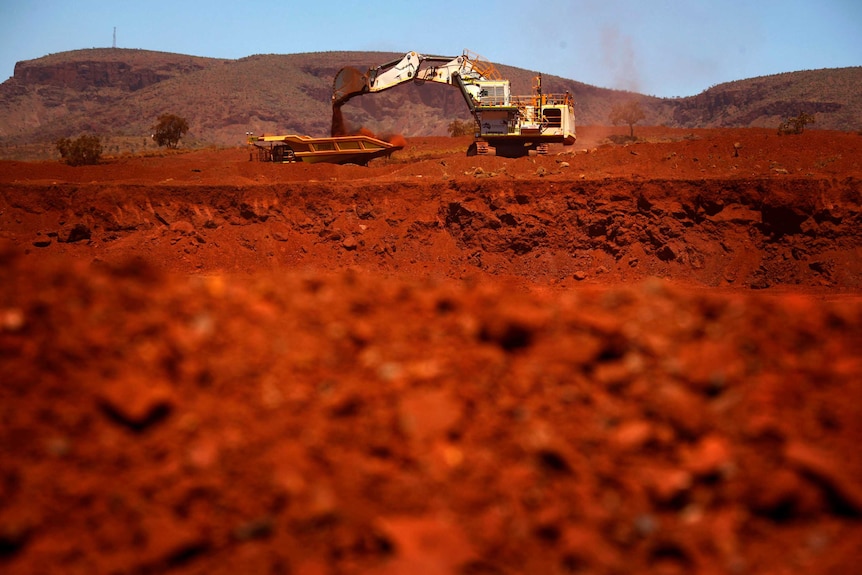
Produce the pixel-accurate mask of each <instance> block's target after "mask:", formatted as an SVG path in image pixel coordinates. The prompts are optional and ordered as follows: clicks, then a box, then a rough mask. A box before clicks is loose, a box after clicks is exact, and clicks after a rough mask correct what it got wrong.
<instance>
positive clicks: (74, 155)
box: [55, 136, 102, 166]
mask: <svg viewBox="0 0 862 575" xmlns="http://www.w3.org/2000/svg"><path fill="white" fill-rule="evenodd" d="M55 145H56V146H57V151H58V152H60V156H61V157H62V158H63V159H64V160H65V161H66V163H67V164H69V165H70V166H85V165H92V164H98V163H99V160H100V159H101V157H102V143H101V141H99V138H98V136H79V137H78V138H77V139H75V140H70V139H69V138H60V139H59V140H57V142H56V144H55Z"/></svg>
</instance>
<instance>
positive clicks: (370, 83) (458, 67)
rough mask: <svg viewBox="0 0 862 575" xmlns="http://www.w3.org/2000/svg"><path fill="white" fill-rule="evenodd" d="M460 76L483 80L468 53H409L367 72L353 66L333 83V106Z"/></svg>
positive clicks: (346, 69)
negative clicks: (408, 84)
mask: <svg viewBox="0 0 862 575" xmlns="http://www.w3.org/2000/svg"><path fill="white" fill-rule="evenodd" d="M457 77H461V78H473V79H484V78H483V77H482V76H481V74H480V73H479V72H478V71H477V70H476V68H475V67H474V65H473V61H472V60H471V59H470V58H469V57H468V56H467V55H466V53H465V54H463V55H461V56H458V57H455V58H452V57H448V56H425V55H422V54H418V53H416V52H408V53H407V54H406V55H405V56H404V57H403V58H401V59H399V60H393V61H392V62H387V63H386V64H381V65H380V66H377V67H375V68H369V69H368V70H367V71H366V72H362V71H360V70H357V69H356V68H353V67H350V66H348V67H345V68H342V69H341V70H339V71H338V73H337V74H336V75H335V80H334V81H333V84H332V103H333V105H336V106H339V105H341V104H344V103H345V102H347V101H348V100H349V99H350V98H353V97H354V96H359V95H361V94H367V93H370V92H382V91H384V90H388V89H390V88H394V87H395V86H398V85H400V84H404V83H405V82H410V81H414V82H440V83H442V84H453V83H455V82H456V80H455V78H457Z"/></svg>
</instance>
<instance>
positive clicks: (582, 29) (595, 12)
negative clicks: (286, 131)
mask: <svg viewBox="0 0 862 575" xmlns="http://www.w3.org/2000/svg"><path fill="white" fill-rule="evenodd" d="M114 27H116V30H117V47H118V48H141V49H147V50H159V51H164V52H176V53H180V54H190V55H194V56H209V57H216V58H232V59H233V58H242V57H244V56H249V55H252V54H293V53H300V52H318V51H328V50H375V51H391V52H399V53H400V52H408V51H411V50H415V51H417V52H419V53H424V54H434V55H444V56H448V55H451V56H457V55H460V54H461V52H462V51H463V49H464V48H467V49H469V50H471V51H472V52H476V53H479V54H481V55H482V56H484V57H485V58H486V59H487V60H491V61H493V62H497V63H502V64H507V65H511V66H517V67H521V68H526V69H529V70H537V71H539V72H543V73H546V74H554V75H557V76H562V77H565V78H570V79H573V80H577V81H580V82H585V83H587V84H593V85H595V86H600V87H604V88H619V89H626V90H632V91H636V92H641V93H644V94H651V95H655V96H691V95H694V94H697V93H699V92H702V91H703V90H705V89H707V88H709V87H710V86H712V85H715V84H720V83H722V82H728V81H732V80H741V79H744V78H751V77H754V76H763V75H766V74H775V73H780V72H792V71H797V70H807V69H817V68H838V67H844V66H860V65H862V1H860V0H780V1H779V0H712V1H707V0H544V1H536V0H485V1H476V0H464V1H462V2H456V1H453V0H430V1H428V2H403V1H399V0H328V1H325V0H324V1H320V0H317V1H315V0H280V1H279V0H263V1H251V2H249V1H245V0H243V1H239V0H209V1H206V2H202V1H197V0H189V1H186V0H173V1H163V0H138V1H135V2H130V1H127V0H113V1H102V0H69V1H61V0H0V81H3V80H5V79H7V78H8V77H10V76H12V73H13V70H14V66H15V62H17V61H19V60H30V59H33V58H39V57H41V56H45V55H47V54H51V53H56V52H63V51H66V50H76V49H80V48H102V47H110V46H111V45H112V44H113V33H114ZM370 64H375V62H369V65H370ZM860 89H862V87H860Z"/></svg>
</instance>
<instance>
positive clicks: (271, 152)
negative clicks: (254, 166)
mask: <svg viewBox="0 0 862 575" xmlns="http://www.w3.org/2000/svg"><path fill="white" fill-rule="evenodd" d="M249 144H251V145H253V146H254V147H255V148H257V149H258V159H260V160H261V161H267V162H277V163H285V164H286V163H291V162H308V163H316V162H328V163H331V164H360V165H365V164H367V163H368V162H370V161H371V160H373V159H374V158H380V157H385V156H389V155H390V154H392V152H394V151H395V150H400V149H401V148H402V146H397V145H395V144H390V143H389V142H384V141H383V140H380V139H378V138H374V137H372V136H367V135H355V136H332V137H328V138H312V137H311V136H298V135H296V134H289V135H286V136H252V137H250V138H249Z"/></svg>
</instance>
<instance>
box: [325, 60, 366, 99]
mask: <svg viewBox="0 0 862 575" xmlns="http://www.w3.org/2000/svg"><path fill="white" fill-rule="evenodd" d="M367 91H368V76H367V75H366V74H363V73H362V72H360V71H359V70H357V69H356V68H351V67H350V66H348V67H346V68H342V69H341V70H339V71H338V73H337V74H336V75H335V80H334V81H333V82H332V103H333V105H337V106H338V105H341V104H343V103H344V102H346V101H347V100H349V99H350V98H352V97H353V96H358V95H359V94H362V93H364V92H367Z"/></svg>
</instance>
